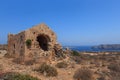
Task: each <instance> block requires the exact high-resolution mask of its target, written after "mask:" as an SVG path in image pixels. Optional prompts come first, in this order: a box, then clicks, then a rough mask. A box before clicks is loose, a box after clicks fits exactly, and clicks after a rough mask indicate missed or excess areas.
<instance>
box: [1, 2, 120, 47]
mask: <svg viewBox="0 0 120 80" xmlns="http://www.w3.org/2000/svg"><path fill="white" fill-rule="evenodd" d="M40 23H46V24H47V25H48V26H49V27H50V28H51V29H52V30H53V31H55V32H56V34H57V37H58V41H59V42H60V43H61V44H62V45H97V44H119V43H120V0H0V44H3V43H7V34H8V33H18V32H20V31H22V30H25V29H28V28H30V27H32V26H33V25H37V24H40Z"/></svg>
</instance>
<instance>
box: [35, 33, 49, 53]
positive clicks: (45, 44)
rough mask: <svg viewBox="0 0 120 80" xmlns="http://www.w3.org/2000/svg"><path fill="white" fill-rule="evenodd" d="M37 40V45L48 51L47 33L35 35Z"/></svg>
mask: <svg viewBox="0 0 120 80" xmlns="http://www.w3.org/2000/svg"><path fill="white" fill-rule="evenodd" d="M37 41H38V42H39V46H40V47H41V48H42V49H43V50H44V51H48V42H49V41H50V40H49V37H48V36H47V35H38V36H37Z"/></svg>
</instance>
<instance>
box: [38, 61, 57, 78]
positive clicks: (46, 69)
mask: <svg viewBox="0 0 120 80" xmlns="http://www.w3.org/2000/svg"><path fill="white" fill-rule="evenodd" d="M37 71H38V72H40V73H42V74H45V76H48V77H49V76H57V75H58V72H57V69H56V68H54V67H52V66H50V65H47V64H46V63H43V64H42V65H41V66H40V67H39V68H38V69H37Z"/></svg>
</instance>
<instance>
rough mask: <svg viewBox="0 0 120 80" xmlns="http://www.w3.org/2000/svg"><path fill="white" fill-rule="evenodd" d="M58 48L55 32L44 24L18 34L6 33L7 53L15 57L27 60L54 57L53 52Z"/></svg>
mask: <svg viewBox="0 0 120 80" xmlns="http://www.w3.org/2000/svg"><path fill="white" fill-rule="evenodd" d="M27 41H29V42H27ZM27 44H29V45H27ZM60 49H61V46H60V45H59V44H58V42H57V37H56V34H55V33H54V32H53V31H52V30H51V29H50V28H49V27H48V26H47V25H45V24H40V25H37V26H34V27H32V28H30V29H28V30H25V31H22V32H20V33H18V34H8V54H9V55H11V56H14V57H15V58H19V57H23V58H24V59H26V60H29V59H34V58H36V59H41V58H43V57H47V59H48V58H52V57H54V55H55V52H56V51H57V50H60Z"/></svg>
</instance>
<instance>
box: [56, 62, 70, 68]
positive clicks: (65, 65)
mask: <svg viewBox="0 0 120 80" xmlns="http://www.w3.org/2000/svg"><path fill="white" fill-rule="evenodd" d="M56 67H58V68H67V67H68V64H67V63H66V62H64V61H63V62H59V63H57V64H56Z"/></svg>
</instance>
